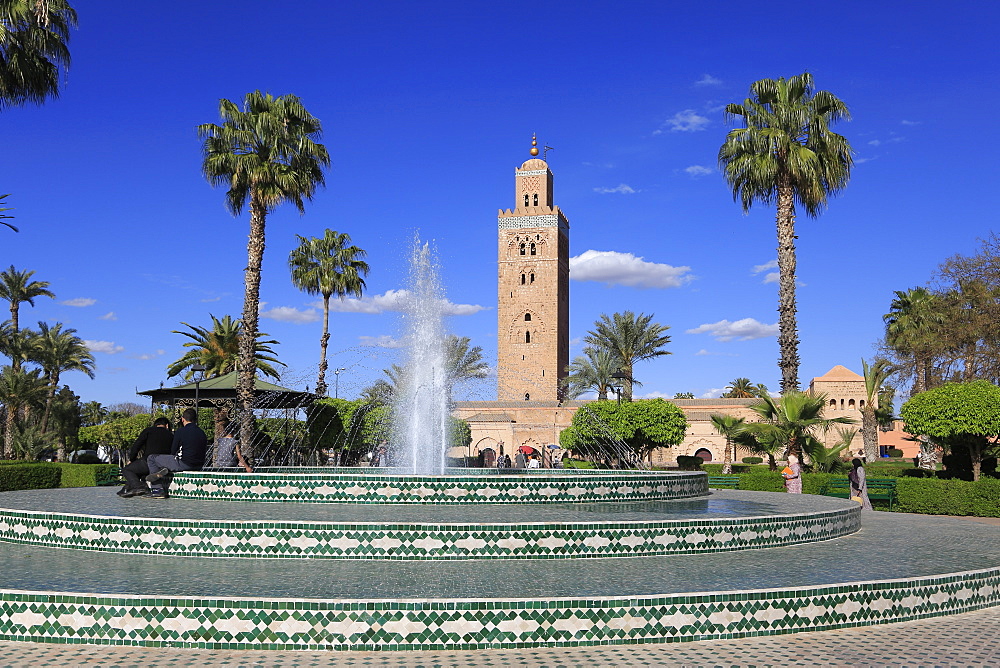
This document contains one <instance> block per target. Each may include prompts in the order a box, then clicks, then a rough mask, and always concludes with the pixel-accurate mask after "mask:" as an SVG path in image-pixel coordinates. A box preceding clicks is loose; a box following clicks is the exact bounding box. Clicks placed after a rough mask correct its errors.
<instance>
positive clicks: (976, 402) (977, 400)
mask: <svg viewBox="0 0 1000 668" xmlns="http://www.w3.org/2000/svg"><path fill="white" fill-rule="evenodd" d="M900 416H901V417H902V418H903V421H904V422H905V423H906V426H905V427H904V429H905V430H906V431H907V432H908V433H910V434H914V435H917V434H921V435H926V436H929V437H930V438H932V439H934V440H935V441H936V442H937V443H939V444H941V445H942V446H944V447H945V448H946V449H948V450H951V451H952V452H954V451H956V450H966V451H967V452H968V453H969V457H970V458H971V460H972V479H973V480H979V475H980V473H981V470H982V462H983V455H984V453H987V452H989V451H990V450H991V449H993V448H995V447H996V446H997V444H998V443H1000V387H997V386H996V385H994V384H993V383H990V382H988V381H985V380H977V381H973V382H971V383H946V384H944V385H942V386H940V387H936V388H934V389H932V390H927V391H926V392H921V393H920V394H917V395H914V396H913V397H911V398H910V400H909V401H907V402H906V403H905V404H903V407H902V408H901V409H900Z"/></svg>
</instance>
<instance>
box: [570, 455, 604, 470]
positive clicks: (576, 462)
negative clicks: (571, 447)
mask: <svg viewBox="0 0 1000 668" xmlns="http://www.w3.org/2000/svg"><path fill="white" fill-rule="evenodd" d="M562 465H563V468H564V469H592V468H596V467H595V466H594V462H588V461H586V460H584V459H570V458H569V457H563V460H562Z"/></svg>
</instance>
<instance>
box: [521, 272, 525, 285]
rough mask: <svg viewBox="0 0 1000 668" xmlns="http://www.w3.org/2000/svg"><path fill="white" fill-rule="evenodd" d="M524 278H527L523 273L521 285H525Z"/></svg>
mask: <svg viewBox="0 0 1000 668" xmlns="http://www.w3.org/2000/svg"><path fill="white" fill-rule="evenodd" d="M524 279H525V276H524V274H521V285H524Z"/></svg>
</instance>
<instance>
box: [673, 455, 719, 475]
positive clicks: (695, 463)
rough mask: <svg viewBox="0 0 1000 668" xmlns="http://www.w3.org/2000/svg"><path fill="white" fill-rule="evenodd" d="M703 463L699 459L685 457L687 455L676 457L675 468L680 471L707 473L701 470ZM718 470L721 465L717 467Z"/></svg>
mask: <svg viewBox="0 0 1000 668" xmlns="http://www.w3.org/2000/svg"><path fill="white" fill-rule="evenodd" d="M704 463H705V460H703V459H702V458H701V457H694V456H687V455H677V467H678V468H679V469H680V470H681V471H707V470H708V469H705V468H702V465H703V464H704ZM719 470H720V471H721V470H722V465H721V464H720V465H719Z"/></svg>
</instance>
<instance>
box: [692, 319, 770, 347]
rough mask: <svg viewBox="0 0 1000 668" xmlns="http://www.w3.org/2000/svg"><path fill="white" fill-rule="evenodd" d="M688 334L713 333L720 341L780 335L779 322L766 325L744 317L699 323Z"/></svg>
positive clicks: (746, 339) (747, 339)
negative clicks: (733, 320)
mask: <svg viewBox="0 0 1000 668" xmlns="http://www.w3.org/2000/svg"><path fill="white" fill-rule="evenodd" d="M687 333H688V334H711V335H712V336H714V337H715V338H716V339H717V340H719V341H732V340H733V339H737V340H738V341H749V340H751V339H762V338H765V337H768V336H777V335H778V323H774V324H773V325H765V324H764V323H762V322H758V321H757V320H755V319H753V318H743V319H742V320H737V321H736V322H730V321H729V320H720V321H719V322H713V323H708V324H705V325H699V326H698V327H695V328H694V329H689V330H687Z"/></svg>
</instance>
